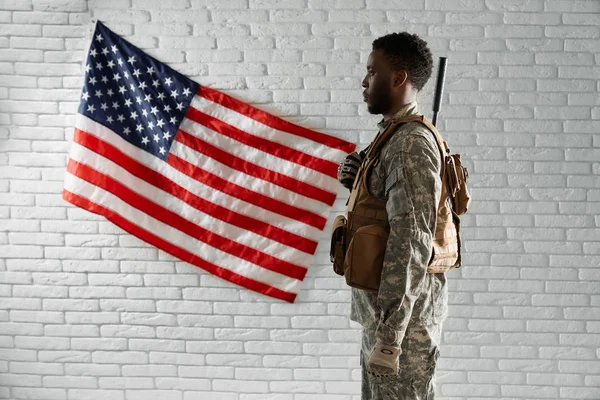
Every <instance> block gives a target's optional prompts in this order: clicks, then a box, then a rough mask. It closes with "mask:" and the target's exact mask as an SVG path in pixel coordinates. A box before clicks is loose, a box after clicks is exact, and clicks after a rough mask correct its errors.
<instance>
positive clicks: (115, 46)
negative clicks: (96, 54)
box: [110, 45, 118, 54]
mask: <svg viewBox="0 0 600 400" xmlns="http://www.w3.org/2000/svg"><path fill="white" fill-rule="evenodd" d="M110 49H111V51H112V52H113V54H116V53H117V51H118V50H117V45H113V46H111V47H110Z"/></svg>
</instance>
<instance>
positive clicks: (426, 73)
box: [373, 32, 433, 91]
mask: <svg viewBox="0 0 600 400" xmlns="http://www.w3.org/2000/svg"><path fill="white" fill-rule="evenodd" d="M373 50H383V54H385V55H386V57H387V58H388V60H389V61H390V64H391V65H392V70H394V71H398V70H401V69H404V70H407V71H408V74H409V79H410V81H411V82H412V84H413V86H414V87H415V88H416V89H417V90H419V91H420V90H421V89H423V86H425V84H426V83H427V81H428V80H429V78H430V77H431V72H432V71H433V56H432V55H431V50H429V47H428V46H427V42H426V41H424V40H423V39H421V38H420V37H419V36H417V35H416V34H410V33H408V32H400V33H390V34H388V35H385V36H382V37H380V38H377V39H375V40H374V41H373Z"/></svg>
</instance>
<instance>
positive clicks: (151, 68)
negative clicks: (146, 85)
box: [146, 67, 154, 74]
mask: <svg viewBox="0 0 600 400" xmlns="http://www.w3.org/2000/svg"><path fill="white" fill-rule="evenodd" d="M146 73H147V74H153V73H154V67H148V69H147V70H146Z"/></svg>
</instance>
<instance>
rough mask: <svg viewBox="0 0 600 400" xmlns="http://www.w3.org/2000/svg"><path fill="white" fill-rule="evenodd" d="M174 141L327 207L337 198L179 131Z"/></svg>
mask: <svg viewBox="0 0 600 400" xmlns="http://www.w3.org/2000/svg"><path fill="white" fill-rule="evenodd" d="M175 140H177V141H178V142H180V143H183V144H184V145H186V146H188V147H190V148H192V149H194V150H196V151H198V152H200V153H202V154H204V155H206V156H208V157H210V158H213V159H215V160H217V161H218V162H220V163H221V164H225V165H227V166H228V167H230V168H233V169H236V170H238V171H242V172H243V173H245V174H247V175H250V176H254V177H255V178H259V179H262V180H264V181H267V182H270V183H272V184H275V185H277V186H281V187H283V188H285V189H288V190H291V191H292V192H295V193H299V194H301V195H303V196H306V197H309V198H311V199H314V200H318V201H320V202H322V203H325V204H327V205H328V206H331V205H333V203H334V202H335V198H336V196H337V194H336V193H331V192H328V191H326V190H323V189H320V188H318V187H316V186H313V185H310V184H308V183H306V182H302V181H300V180H298V179H295V178H291V177H289V176H287V175H284V174H281V173H279V172H275V171H272V170H270V169H266V168H263V167H261V166H259V165H256V164H253V163H251V162H248V161H246V160H244V159H241V158H239V157H236V156H234V155H233V154H231V153H227V152H226V151H223V150H221V149H220V148H218V147H216V146H213V145H212V144H210V143H207V142H205V141H203V140H202V139H199V138H197V137H195V136H192V135H190V134H189V133H187V132H185V131H183V130H181V129H180V130H179V131H178V132H177V135H176V136H175Z"/></svg>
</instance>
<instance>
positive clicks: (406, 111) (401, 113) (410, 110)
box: [377, 100, 419, 132]
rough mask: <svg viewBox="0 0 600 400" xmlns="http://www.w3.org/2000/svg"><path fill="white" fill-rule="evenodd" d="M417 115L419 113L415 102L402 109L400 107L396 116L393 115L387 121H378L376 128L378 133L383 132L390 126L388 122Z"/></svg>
mask: <svg viewBox="0 0 600 400" xmlns="http://www.w3.org/2000/svg"><path fill="white" fill-rule="evenodd" d="M418 113H419V107H418V104H417V101H416V100H415V101H413V102H411V103H408V104H406V105H405V106H404V107H402V108H401V109H400V110H398V112H397V113H396V114H394V116H393V117H392V118H390V119H388V120H387V121H385V120H383V119H382V120H381V121H379V123H377V126H378V127H379V132H382V131H383V130H385V128H387V126H388V125H389V124H390V122H391V121H392V120H395V119H398V118H402V117H406V116H408V115H415V114H418Z"/></svg>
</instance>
